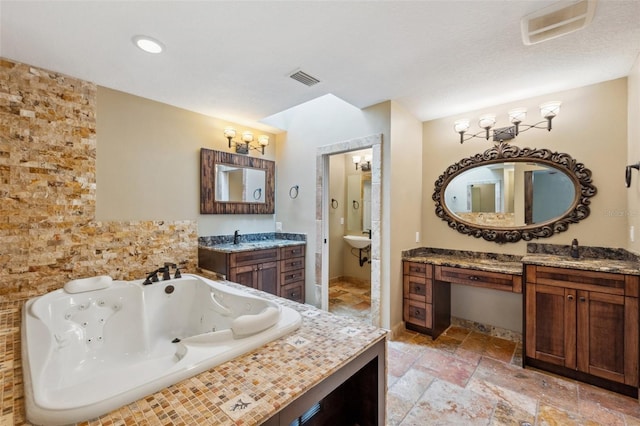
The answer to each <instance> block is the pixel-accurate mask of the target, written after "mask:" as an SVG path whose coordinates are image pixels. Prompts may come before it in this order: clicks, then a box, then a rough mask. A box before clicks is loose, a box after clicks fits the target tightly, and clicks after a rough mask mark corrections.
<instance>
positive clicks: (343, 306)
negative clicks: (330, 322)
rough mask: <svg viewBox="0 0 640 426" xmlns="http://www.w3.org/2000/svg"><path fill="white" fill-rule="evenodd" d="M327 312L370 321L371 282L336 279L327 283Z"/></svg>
mask: <svg viewBox="0 0 640 426" xmlns="http://www.w3.org/2000/svg"><path fill="white" fill-rule="evenodd" d="M329 312H331V313H334V314H336V315H349V316H352V317H356V318H360V319H362V320H363V321H367V322H371V320H370V315H371V283H369V282H360V283H351V282H346V281H337V282H334V283H331V284H330V285H329Z"/></svg>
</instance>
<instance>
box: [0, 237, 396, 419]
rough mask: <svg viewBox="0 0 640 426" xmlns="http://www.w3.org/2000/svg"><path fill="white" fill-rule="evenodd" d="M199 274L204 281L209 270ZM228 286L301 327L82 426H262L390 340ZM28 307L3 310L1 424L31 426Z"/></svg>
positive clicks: (349, 321)
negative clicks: (281, 309)
mask: <svg viewBox="0 0 640 426" xmlns="http://www.w3.org/2000/svg"><path fill="white" fill-rule="evenodd" d="M298 243H300V242H298ZM199 273H201V274H202V275H205V276H207V274H206V272H204V271H201V272H199ZM229 285H231V286H234V287H237V288H241V289H243V290H245V291H247V292H249V293H254V294H257V295H260V296H261V297H264V298H267V299H274V300H277V301H278V303H281V304H283V305H286V306H289V307H291V308H293V309H296V310H297V311H299V312H300V313H301V314H302V326H301V327H300V328H299V329H298V330H296V331H294V332H292V333H291V334H289V335H286V336H283V337H281V338H280V339H277V340H274V341H272V342H270V343H268V344H266V345H264V346H262V347H261V348H258V349H256V350H254V351H252V352H249V353H247V354H245V355H242V356H240V357H238V358H235V359H233V360H231V361H228V362H226V363H223V364H221V365H219V366H217V367H214V368H212V369H210V370H208V371H205V372H204V373H201V374H198V375H197V376H194V377H192V378H189V379H186V380H183V381H182V382H179V383H177V384H175V385H172V386H169V387H167V388H165V389H163V390H161V391H160V392H156V393H155V394H152V395H149V396H147V397H145V398H143V399H140V400H138V401H136V402H133V403H131V404H129V405H126V406H124V407H122V408H120V409H118V410H116V411H113V412H111V413H109V414H106V415H104V416H101V417H100V418H98V419H93V420H91V421H90V422H85V423H82V424H83V425H100V424H102V425H105V424H118V425H126V426H128V425H138V424H154V425H156V424H157V425H170V424H187V425H190V424H210V425H237V424H243V425H257V424H261V423H263V422H264V421H266V420H267V419H268V418H270V417H272V416H273V415H274V414H275V413H277V412H278V411H280V410H281V409H282V408H283V407H285V406H287V405H289V404H290V403H291V402H292V401H294V400H295V399H296V398H298V397H299V396H301V395H302V394H304V393H305V392H307V391H308V390H309V389H311V388H312V387H313V386H315V385H317V384H318V383H320V382H321V381H322V380H324V379H325V378H327V377H329V376H330V375H332V374H333V373H334V372H336V371H337V370H338V369H340V368H341V367H343V366H344V365H346V364H347V363H348V362H349V361H351V360H352V359H354V358H355V357H357V356H358V355H360V354H361V353H363V352H364V351H365V350H367V349H368V348H370V347H371V346H373V345H374V344H375V343H377V342H379V341H380V340H381V339H385V337H386V331H385V330H382V329H379V328H376V327H373V326H371V325H367V324H365V323H363V322H360V321H358V320H356V319H354V318H349V317H339V316H335V315H333V314H330V313H328V312H325V311H322V310H320V309H316V308H314V307H312V306H309V305H302V304H299V303H295V302H293V301H290V300H287V299H281V298H278V297H276V296H273V295H270V294H267V293H263V292H261V291H258V290H255V289H251V288H247V287H244V286H241V285H239V284H234V283H229ZM23 303H24V300H21V301H6V302H2V303H0V324H1V326H0V339H2V344H3V347H4V348H5V349H6V350H5V351H3V353H2V356H1V358H0V367H1V368H2V372H3V398H2V400H0V405H1V410H0V413H2V414H0V424H15V425H23V424H28V423H26V420H25V411H24V398H23V387H22V366H21V362H20V356H21V354H20V321H21V309H22V305H23ZM239 399H242V401H243V402H249V404H248V406H247V408H246V409H244V410H234V409H233V407H234V405H236V403H237V401H238V400H239ZM236 408H237V407H236Z"/></svg>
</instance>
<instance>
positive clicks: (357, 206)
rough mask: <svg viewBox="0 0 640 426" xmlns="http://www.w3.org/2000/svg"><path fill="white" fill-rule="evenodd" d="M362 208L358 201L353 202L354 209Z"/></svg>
mask: <svg viewBox="0 0 640 426" xmlns="http://www.w3.org/2000/svg"><path fill="white" fill-rule="evenodd" d="M359 208H360V203H359V202H357V201H356V200H353V209H354V210H358V209H359Z"/></svg>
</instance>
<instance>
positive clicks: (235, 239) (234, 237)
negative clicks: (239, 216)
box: [233, 229, 240, 244]
mask: <svg viewBox="0 0 640 426" xmlns="http://www.w3.org/2000/svg"><path fill="white" fill-rule="evenodd" d="M239 238H240V230H238V229H236V230H235V232H234V233H233V244H238V240H239Z"/></svg>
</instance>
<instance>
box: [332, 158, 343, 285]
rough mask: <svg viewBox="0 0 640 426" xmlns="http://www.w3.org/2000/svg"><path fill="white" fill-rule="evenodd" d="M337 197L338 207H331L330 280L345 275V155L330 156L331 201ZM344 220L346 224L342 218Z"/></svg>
mask: <svg viewBox="0 0 640 426" xmlns="http://www.w3.org/2000/svg"><path fill="white" fill-rule="evenodd" d="M332 198H333V199H335V200H336V201H337V203H338V207H337V208H335V209H334V208H332V207H330V208H329V247H330V249H329V280H331V279H335V278H339V277H342V276H344V257H345V254H346V253H347V248H346V247H345V245H344V244H343V242H342V236H343V235H344V234H345V230H346V229H347V213H346V211H345V203H344V200H345V198H346V175H345V164H344V155H343V154H339V155H334V156H332V157H330V158H329V201H331V199H332ZM341 219H343V220H344V224H342V223H340V220H341Z"/></svg>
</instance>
